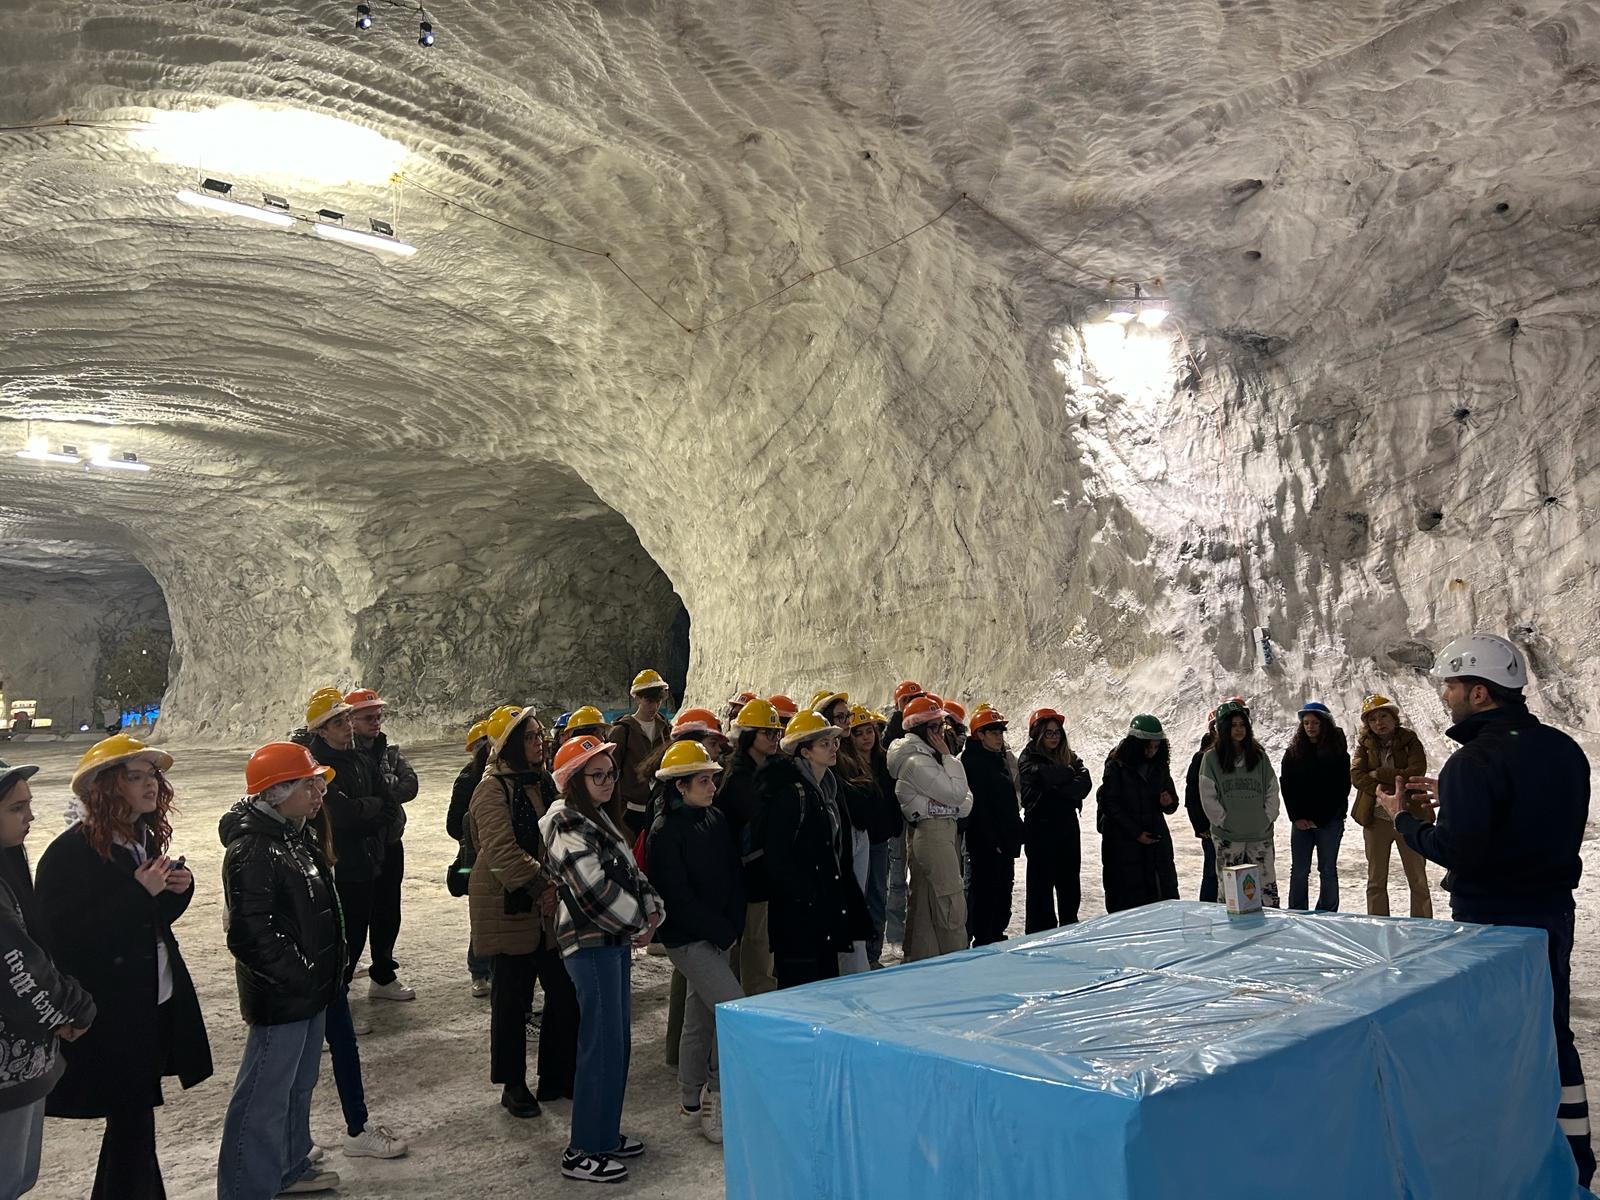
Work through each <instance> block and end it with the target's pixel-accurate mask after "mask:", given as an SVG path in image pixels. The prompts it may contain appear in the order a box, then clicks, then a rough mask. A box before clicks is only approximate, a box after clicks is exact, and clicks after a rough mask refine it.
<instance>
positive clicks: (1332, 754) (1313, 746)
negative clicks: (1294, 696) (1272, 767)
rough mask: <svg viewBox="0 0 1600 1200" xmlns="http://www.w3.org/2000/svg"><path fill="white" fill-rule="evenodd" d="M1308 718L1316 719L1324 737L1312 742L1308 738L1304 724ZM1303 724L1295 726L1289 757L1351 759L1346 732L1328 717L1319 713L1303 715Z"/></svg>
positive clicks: (1297, 758)
mask: <svg viewBox="0 0 1600 1200" xmlns="http://www.w3.org/2000/svg"><path fill="white" fill-rule="evenodd" d="M1306 717H1315V718H1316V719H1317V724H1318V725H1320V726H1322V736H1320V737H1319V738H1317V740H1316V741H1314V742H1313V741H1312V740H1311V739H1310V738H1308V737H1307V736H1306V727H1305V724H1304V721H1305V718H1306ZM1300 719H1301V723H1300V724H1298V725H1296V726H1295V730H1294V740H1293V741H1292V742H1290V743H1289V757H1290V758H1292V759H1296V760H1299V759H1303V758H1307V759H1309V758H1330V759H1332V758H1338V759H1348V758H1349V757H1350V744H1349V743H1348V742H1347V741H1345V737H1344V730H1342V729H1340V728H1339V727H1338V726H1337V725H1335V724H1334V723H1333V722H1332V721H1330V720H1328V718H1327V717H1325V716H1323V715H1322V714H1321V713H1319V712H1312V713H1301V714H1300Z"/></svg>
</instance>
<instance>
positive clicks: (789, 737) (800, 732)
mask: <svg viewBox="0 0 1600 1200" xmlns="http://www.w3.org/2000/svg"><path fill="white" fill-rule="evenodd" d="M830 733H831V734H833V735H834V736H835V737H837V736H838V734H839V730H838V729H837V728H835V727H834V726H832V725H830V724H828V722H827V721H826V720H825V719H824V718H823V716H822V714H821V713H818V712H802V713H796V714H795V715H794V716H792V717H790V718H789V727H788V728H787V729H785V730H784V731H783V741H782V745H783V748H784V749H785V750H795V749H798V748H799V747H800V746H802V745H804V744H805V743H806V742H814V741H816V740H818V739H819V738H823V737H826V736H828V735H829V734H830Z"/></svg>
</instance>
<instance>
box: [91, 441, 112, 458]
mask: <svg viewBox="0 0 1600 1200" xmlns="http://www.w3.org/2000/svg"><path fill="white" fill-rule="evenodd" d="M110 457H111V447H110V446H108V445H106V444H105V443H104V442H90V443H89V461H90V462H95V461H97V460H99V459H102V458H110Z"/></svg>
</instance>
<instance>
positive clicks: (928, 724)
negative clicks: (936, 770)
mask: <svg viewBox="0 0 1600 1200" xmlns="http://www.w3.org/2000/svg"><path fill="white" fill-rule="evenodd" d="M938 724H939V722H938V721H925V722H923V723H922V724H921V725H918V726H917V727H916V728H915V729H908V730H906V736H907V737H914V738H921V739H922V744H923V745H924V746H926V747H927V748H928V749H929V750H932V751H933V761H934V762H936V763H942V762H944V755H943V754H940V753H939V750H938V748H937V747H936V746H935V745H934V744H933V742H932V741H931V740H930V734H931V733H932V730H933V728H934V726H936V725H938ZM946 744H947V745H948V744H949V743H946Z"/></svg>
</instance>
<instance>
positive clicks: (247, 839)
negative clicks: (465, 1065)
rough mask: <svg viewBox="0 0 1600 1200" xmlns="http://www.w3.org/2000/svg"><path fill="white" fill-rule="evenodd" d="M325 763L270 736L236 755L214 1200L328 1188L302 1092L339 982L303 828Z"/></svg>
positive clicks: (334, 935)
mask: <svg viewBox="0 0 1600 1200" xmlns="http://www.w3.org/2000/svg"><path fill="white" fill-rule="evenodd" d="M332 775H333V771H332V769H331V768H329V767H326V766H324V765H322V764H321V763H318V762H317V761H316V760H315V759H313V758H312V757H311V755H310V753H308V752H307V750H306V749H305V747H304V746H301V745H299V744H297V743H294V742H269V743H268V744H267V745H265V746H263V747H261V748H260V749H259V750H257V751H256V752H255V753H254V754H252V755H251V756H250V761H249V762H247V763H246V764H245V790H246V792H247V799H246V801H245V802H244V803H242V804H241V805H239V806H237V807H236V808H235V809H234V810H233V811H232V812H230V813H228V814H227V815H226V816H224V818H223V822H222V834H223V838H224V840H225V842H226V845H227V847H228V848H227V851H226V852H225V853H224V854H223V859H222V895H223V908H224V924H225V927H226V929H227V937H228V949H229V950H230V951H231V952H232V953H233V957H234V974H235V976H236V979H237V984H238V989H239V1011H240V1012H241V1013H242V1014H243V1016H244V1020H245V1024H246V1025H248V1026H249V1035H248V1036H247V1037H246V1039H245V1046H244V1057H243V1058H242V1059H241V1060H240V1062H239V1074H238V1077H237V1078H236V1079H235V1081H234V1085H233V1095H232V1098H231V1099H230V1100H229V1101H228V1110H227V1115H226V1117H224V1119H223V1122H222V1147H221V1149H220V1151H219V1152H218V1155H217V1200H268V1198H269V1197H272V1196H281V1195H286V1194H298V1193H302V1192H320V1191H327V1190H329V1189H331V1188H334V1187H337V1186H338V1183H339V1175H338V1173H337V1172H335V1171H328V1170H324V1169H322V1168H321V1167H319V1166H317V1165H315V1164H313V1162H312V1155H313V1153H315V1150H314V1144H313V1142H312V1140H311V1094H312V1092H313V1090H314V1089H315V1088H316V1086H317V1074H318V1068H319V1065H320V1060H321V1052H322V1041H323V1026H324V1023H325V1021H326V1019H327V1017H326V1014H327V1013H328V1012H329V1011H330V1010H331V1009H332V1007H333V1006H334V1005H336V1004H337V1003H338V1002H339V1001H340V1000H341V998H342V997H343V995H344V990H345V988H346V986H347V979H346V974H345V971H346V963H345V957H344V956H345V943H344V937H343V934H342V933H341V931H340V928H339V898H338V894H337V892H336V890H335V888H334V885H333V874H332V871H331V869H330V867H329V865H328V860H327V858H326V857H324V855H323V853H322V850H321V849H320V848H319V847H318V845H317V841H316V838H315V837H313V836H308V834H307V822H308V821H309V820H310V819H311V818H312V817H314V816H315V815H316V814H317V812H318V811H319V810H320V809H321V807H322V800H323V793H324V789H325V788H326V787H327V784H328V781H329V779H330V778H331V777H332Z"/></svg>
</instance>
